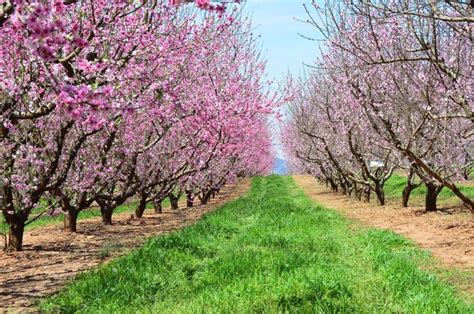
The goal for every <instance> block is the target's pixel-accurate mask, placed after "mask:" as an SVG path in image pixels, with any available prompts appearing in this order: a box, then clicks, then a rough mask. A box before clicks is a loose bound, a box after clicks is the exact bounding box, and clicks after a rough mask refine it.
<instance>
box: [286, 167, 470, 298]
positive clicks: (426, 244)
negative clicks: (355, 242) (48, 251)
mask: <svg viewBox="0 0 474 314" xmlns="http://www.w3.org/2000/svg"><path fill="white" fill-rule="evenodd" d="M294 180H295V182H296V183H297V184H298V185H299V186H300V187H301V188H303V190H304V191H305V193H306V195H308V196H309V197H310V198H312V199H313V200H315V201H316V202H317V203H318V204H320V205H322V206H324V207H327V208H331V209H334V210H336V211H338V212H340V213H342V214H344V215H345V216H346V217H348V218H350V219H353V220H356V221H358V222H360V223H361V224H362V225H365V226H371V227H377V228H382V229H389V230H392V231H394V232H396V233H399V234H402V235H403V236H405V237H407V238H409V239H412V240H413V241H414V242H416V243H417V244H418V245H419V246H420V247H421V248H423V249H427V250H429V251H431V253H432V255H433V256H434V257H435V258H436V259H438V260H439V261H440V262H441V264H442V265H443V266H447V267H450V268H451V267H455V268H459V269H461V270H466V271H467V272H466V276H468V277H469V278H464V279H463V280H461V281H462V282H458V283H456V284H459V285H460V288H461V289H462V290H464V291H465V292H467V293H468V294H470V295H471V296H474V276H473V274H474V220H473V218H472V215H471V214H470V213H469V212H468V211H467V210H463V209H462V207H455V208H450V209H448V210H446V211H438V212H431V213H426V212H424V211H423V207H408V208H404V207H402V206H401V204H399V203H394V201H389V202H388V205H386V206H379V205H377V204H376V202H375V201H371V203H364V202H361V201H358V200H356V199H354V198H348V197H347V196H345V195H341V194H335V193H333V192H332V191H331V190H330V189H329V188H327V187H326V186H325V185H324V184H321V183H319V182H318V181H316V180H315V179H314V178H313V177H311V176H294ZM399 201H400V202H401V199H400V200H399Z"/></svg>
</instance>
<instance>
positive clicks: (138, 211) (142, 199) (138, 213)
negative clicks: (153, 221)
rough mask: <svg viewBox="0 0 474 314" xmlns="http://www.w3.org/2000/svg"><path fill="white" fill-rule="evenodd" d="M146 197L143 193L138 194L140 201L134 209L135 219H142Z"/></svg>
mask: <svg viewBox="0 0 474 314" xmlns="http://www.w3.org/2000/svg"><path fill="white" fill-rule="evenodd" d="M147 197H148V195H147V194H146V193H145V192H140V200H139V202H138V206H137V208H136V209H135V216H136V217H137V218H142V217H143V213H144V212H145V209H146V203H147V202H146V200H147Z"/></svg>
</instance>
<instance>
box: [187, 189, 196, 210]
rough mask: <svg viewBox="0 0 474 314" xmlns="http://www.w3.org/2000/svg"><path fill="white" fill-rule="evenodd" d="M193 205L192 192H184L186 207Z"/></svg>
mask: <svg viewBox="0 0 474 314" xmlns="http://www.w3.org/2000/svg"><path fill="white" fill-rule="evenodd" d="M193 205H194V198H193V192H189V191H188V192H186V207H188V208H190V207H193Z"/></svg>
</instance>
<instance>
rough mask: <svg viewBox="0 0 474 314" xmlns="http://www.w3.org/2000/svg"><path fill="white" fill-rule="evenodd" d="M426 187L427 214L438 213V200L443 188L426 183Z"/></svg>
mask: <svg viewBox="0 0 474 314" xmlns="http://www.w3.org/2000/svg"><path fill="white" fill-rule="evenodd" d="M425 186H426V198H425V209H426V211H427V212H433V211H437V210H438V207H437V199H438V194H439V192H441V190H442V189H443V186H438V185H436V184H434V183H432V182H429V183H425Z"/></svg>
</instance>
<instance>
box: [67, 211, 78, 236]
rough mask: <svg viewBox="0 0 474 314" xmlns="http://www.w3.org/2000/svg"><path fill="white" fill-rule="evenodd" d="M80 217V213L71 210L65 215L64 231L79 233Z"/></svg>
mask: <svg viewBox="0 0 474 314" xmlns="http://www.w3.org/2000/svg"><path fill="white" fill-rule="evenodd" d="M78 216H79V211H78V210H76V209H74V208H70V209H69V210H68V211H67V212H66V213H65V214H64V230H67V231H69V232H77V217H78Z"/></svg>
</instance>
